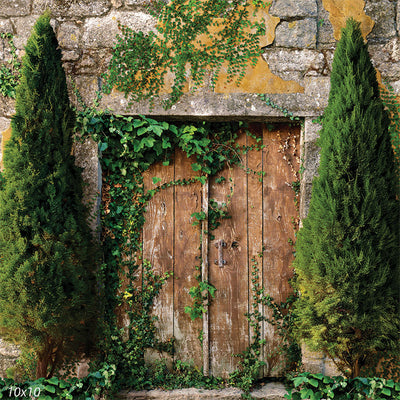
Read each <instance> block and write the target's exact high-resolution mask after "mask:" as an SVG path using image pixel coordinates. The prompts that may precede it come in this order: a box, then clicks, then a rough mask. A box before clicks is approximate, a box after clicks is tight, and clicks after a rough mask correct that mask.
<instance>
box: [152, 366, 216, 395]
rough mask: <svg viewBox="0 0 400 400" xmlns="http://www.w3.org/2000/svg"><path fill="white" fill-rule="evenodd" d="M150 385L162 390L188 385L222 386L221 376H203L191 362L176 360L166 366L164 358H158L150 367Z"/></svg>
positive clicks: (199, 386)
mask: <svg viewBox="0 0 400 400" xmlns="http://www.w3.org/2000/svg"><path fill="white" fill-rule="evenodd" d="M149 375H150V376H151V382H152V386H153V387H155V388H161V389H163V390H171V389H181V388H188V387H195V388H204V389H217V388H222V387H223V385H224V381H223V379H222V378H215V377H208V376H204V375H203V373H202V371H200V370H199V369H197V368H196V367H194V366H193V365H192V364H191V363H187V362H183V361H180V360H177V361H175V362H174V363H173V365H172V368H168V366H167V365H166V362H165V360H160V361H159V362H156V363H155V364H154V365H152V366H151V367H150V370H149Z"/></svg>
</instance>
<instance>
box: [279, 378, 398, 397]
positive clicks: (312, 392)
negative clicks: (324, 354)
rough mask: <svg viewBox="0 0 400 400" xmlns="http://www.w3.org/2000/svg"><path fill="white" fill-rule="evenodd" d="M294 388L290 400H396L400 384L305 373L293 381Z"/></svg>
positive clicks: (379, 379) (372, 379)
mask: <svg viewBox="0 0 400 400" xmlns="http://www.w3.org/2000/svg"><path fill="white" fill-rule="evenodd" d="M292 383H293V386H294V388H292V389H289V391H288V394H287V395H285V398H286V399H289V400H301V399H309V400H321V399H334V400H363V399H365V400H384V399H390V400H396V399H400V383H398V382H394V381H393V380H390V379H382V378H354V379H346V378H344V377H342V376H334V377H329V376H325V375H323V374H310V373H303V374H300V375H298V376H297V377H295V378H294V379H293V380H292Z"/></svg>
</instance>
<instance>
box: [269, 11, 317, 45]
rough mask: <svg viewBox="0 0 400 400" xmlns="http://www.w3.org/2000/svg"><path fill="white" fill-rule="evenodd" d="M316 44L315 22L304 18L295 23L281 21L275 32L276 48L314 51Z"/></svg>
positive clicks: (312, 19)
mask: <svg viewBox="0 0 400 400" xmlns="http://www.w3.org/2000/svg"><path fill="white" fill-rule="evenodd" d="M316 42H317V21H316V20H315V19H314V18H306V19H302V20H297V21H291V22H288V21H282V22H281V23H280V24H279V25H278V26H277V27H276V30H275V45H276V46H277V47H294V48H300V49H315V48H316Z"/></svg>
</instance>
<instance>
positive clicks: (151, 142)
mask: <svg viewBox="0 0 400 400" xmlns="http://www.w3.org/2000/svg"><path fill="white" fill-rule="evenodd" d="M155 141H156V139H154V138H152V137H145V138H143V139H142V141H141V144H143V145H145V146H146V147H150V148H151V147H153V145H154V142H155ZM142 147H144V146H142Z"/></svg>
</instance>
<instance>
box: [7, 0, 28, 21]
mask: <svg viewBox="0 0 400 400" xmlns="http://www.w3.org/2000/svg"><path fill="white" fill-rule="evenodd" d="M30 11H31V0H1V7H0V17H20V16H23V15H29V14H30Z"/></svg>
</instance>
